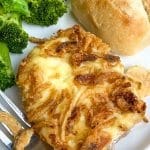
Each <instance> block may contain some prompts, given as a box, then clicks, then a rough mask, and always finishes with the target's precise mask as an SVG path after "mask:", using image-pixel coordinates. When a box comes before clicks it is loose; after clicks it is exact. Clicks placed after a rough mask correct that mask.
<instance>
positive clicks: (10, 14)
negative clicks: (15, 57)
mask: <svg viewBox="0 0 150 150" xmlns="http://www.w3.org/2000/svg"><path fill="white" fill-rule="evenodd" d="M21 1H22V2H23V1H24V3H22V4H21V3H19V0H0V4H1V5H0V41H2V42H5V43H7V45H8V48H9V51H10V52H13V53H21V52H22V50H23V49H24V48H25V47H26V46H27V44H28V34H27V33H26V32H25V31H24V30H23V28H22V21H21V16H22V15H25V14H26V16H28V15H29V11H27V9H28V5H26V7H25V3H26V1H25V0H21ZM24 7H25V8H26V10H25V11H24V12H22V10H23V8H24ZM9 8H10V9H9ZM19 8H20V10H19ZM21 12H22V13H21Z"/></svg>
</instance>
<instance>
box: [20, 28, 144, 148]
mask: <svg viewBox="0 0 150 150" xmlns="http://www.w3.org/2000/svg"><path fill="white" fill-rule="evenodd" d="M108 49H109V48H108V46H107V45H106V44H104V43H102V41H101V40H100V39H98V38H96V37H95V36H94V35H92V34H90V33H86V32H85V31H83V30H82V29H80V28H79V27H74V28H71V29H68V30H66V31H60V32H59V33H58V36H57V37H55V38H52V39H50V40H49V41H46V42H45V43H44V44H42V45H39V46H38V47H37V48H35V49H34V50H33V51H32V52H31V53H30V54H29V56H28V57H27V58H26V59H25V60H24V61H23V62H22V63H21V65H20V68H19V73H18V85H19V86H20V87H21V88H22V92H23V96H24V106H25V110H26V114H27V117H28V120H29V121H30V122H31V123H33V124H34V125H33V128H34V130H35V131H36V132H37V133H38V134H39V135H40V137H41V138H42V139H44V140H45V141H46V142H47V143H48V144H50V145H52V146H53V147H54V148H55V149H58V150H59V149H65V150H70V149H71V150H79V149H80V150H87V149H95V148H97V149H98V150H99V149H106V148H107V147H108V146H109V144H111V142H112V141H113V140H116V139H117V138H118V137H120V136H121V135H123V134H124V133H125V132H127V131H128V130H130V128H131V127H133V126H134V125H135V124H136V123H138V122H139V121H141V120H142V119H143V118H144V110H145V108H144V106H145V105H144V102H142V101H141V100H139V99H138V97H137V95H136V94H135V93H133V91H135V90H136V88H135V87H133V86H132V84H131V82H130V80H129V79H128V78H127V77H126V76H125V75H124V67H123V65H122V64H121V63H120V60H119V58H118V57H117V56H112V55H110V54H109V52H108V51H109V50H108Z"/></svg>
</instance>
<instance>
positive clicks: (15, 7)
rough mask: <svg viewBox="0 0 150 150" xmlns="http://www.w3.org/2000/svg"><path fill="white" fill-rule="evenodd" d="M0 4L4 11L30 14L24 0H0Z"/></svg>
mask: <svg viewBox="0 0 150 150" xmlns="http://www.w3.org/2000/svg"><path fill="white" fill-rule="evenodd" d="M0 4H1V5H2V7H3V8H4V12H5V13H9V12H16V13H19V14H21V15H25V16H29V15H30V12H29V10H28V3H27V2H26V0H0Z"/></svg>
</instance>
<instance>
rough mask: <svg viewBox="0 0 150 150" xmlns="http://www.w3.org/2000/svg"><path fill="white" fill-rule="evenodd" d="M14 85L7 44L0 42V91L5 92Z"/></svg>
mask: <svg viewBox="0 0 150 150" xmlns="http://www.w3.org/2000/svg"><path fill="white" fill-rule="evenodd" d="M14 84H15V76H14V72H13V69H12V65H11V61H10V56H9V49H8V47H7V44H5V43H4V42H0V89H1V90H5V89H6V88H8V87H11V86H12V85H14Z"/></svg>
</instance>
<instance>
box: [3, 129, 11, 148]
mask: <svg viewBox="0 0 150 150" xmlns="http://www.w3.org/2000/svg"><path fill="white" fill-rule="evenodd" d="M0 137H1V138H0V140H1V142H2V143H3V144H4V145H5V146H6V147H7V149H8V150H11V149H12V141H11V140H10V139H9V138H8V137H7V136H6V135H5V134H4V132H3V131H2V130H0Z"/></svg>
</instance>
